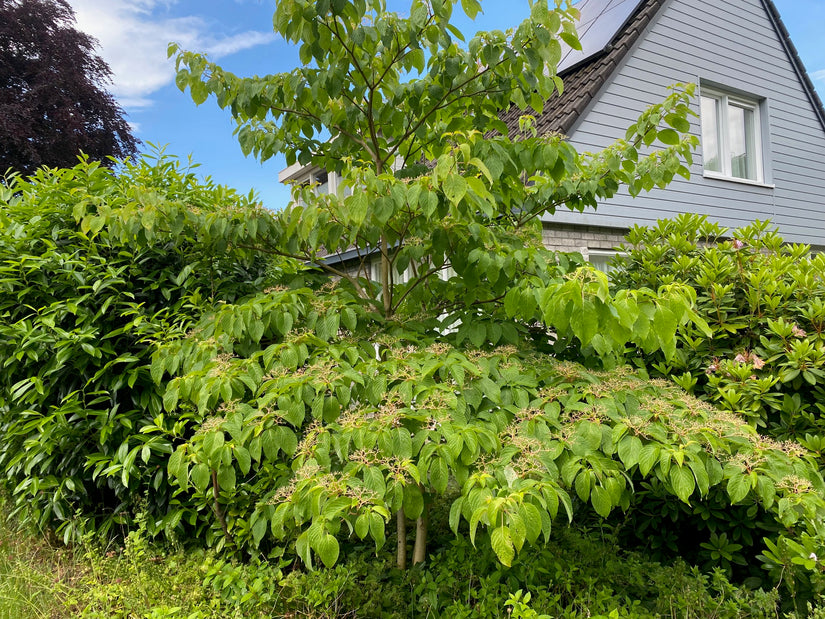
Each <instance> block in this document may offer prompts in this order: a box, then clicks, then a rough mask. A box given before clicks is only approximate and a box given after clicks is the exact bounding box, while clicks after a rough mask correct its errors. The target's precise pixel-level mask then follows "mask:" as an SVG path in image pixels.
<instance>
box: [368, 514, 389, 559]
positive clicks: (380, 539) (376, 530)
mask: <svg viewBox="0 0 825 619" xmlns="http://www.w3.org/2000/svg"><path fill="white" fill-rule="evenodd" d="M370 536H372V539H374V540H375V550H376V551H378V550H381V546H383V545H384V542H385V541H386V539H387V538H386V536H385V534H384V519H383V518H382V517H381V516H380V515H379V514H376V513H375V512H372V513H371V514H370Z"/></svg>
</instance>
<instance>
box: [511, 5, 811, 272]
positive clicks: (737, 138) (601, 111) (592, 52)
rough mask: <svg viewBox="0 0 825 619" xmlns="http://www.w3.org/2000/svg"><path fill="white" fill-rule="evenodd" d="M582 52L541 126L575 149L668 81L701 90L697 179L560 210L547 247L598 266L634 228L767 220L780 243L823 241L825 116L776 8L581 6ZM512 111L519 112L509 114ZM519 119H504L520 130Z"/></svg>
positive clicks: (626, 119) (614, 133) (602, 140)
mask: <svg viewBox="0 0 825 619" xmlns="http://www.w3.org/2000/svg"><path fill="white" fill-rule="evenodd" d="M577 7H578V8H579V9H580V11H581V13H582V19H581V21H580V24H579V28H578V30H579V36H580V38H581V42H582V48H583V50H582V52H578V51H574V50H570V51H569V52H568V53H567V55H566V56H565V57H564V58H563V59H562V63H561V65H560V72H559V74H560V75H561V77H562V78H563V79H564V84H565V90H564V94H563V95H562V96H560V97H558V96H557V97H553V98H551V99H550V100H549V101H548V102H547V105H546V107H545V110H544V113H543V114H542V115H540V116H539V117H538V119H537V123H536V124H537V126H538V128H539V130H540V131H544V132H549V131H559V132H561V133H563V134H565V135H567V136H569V139H570V142H571V143H572V144H573V145H574V146H575V147H576V149H577V150H579V151H580V152H582V151H597V150H601V149H603V148H605V147H607V146H609V145H610V144H611V143H612V142H614V141H615V140H616V139H619V138H623V137H624V133H625V130H626V128H627V127H629V126H630V125H631V124H632V123H633V122H635V120H636V119H637V118H638V116H639V115H640V114H641V113H642V111H644V109H645V108H646V107H648V106H650V105H653V104H655V103H658V102H660V101H661V100H662V99H664V98H665V97H666V96H667V94H668V90H667V87H668V86H669V85H672V84H675V83H678V82H682V83H687V82H693V83H696V84H698V85H699V97H697V100H696V102H695V112H696V113H697V114H698V117H697V118H694V119H692V131H693V133H694V134H695V135H697V136H699V138H700V141H701V146H700V148H699V150H698V151H697V153H696V155H695V158H694V164H693V166H691V169H690V171H691V178H690V180H685V179H682V178H680V177H677V178H676V179H674V181H673V182H672V183H671V184H670V185H669V186H668V188H667V189H666V190H654V191H652V192H650V193H648V194H642V195H640V196H638V197H636V198H632V197H630V196H629V195H628V194H627V192H623V193H620V194H618V195H617V196H615V197H614V198H612V199H611V200H609V201H606V202H605V203H604V204H601V205H600V206H599V208H598V209H597V210H596V211H595V212H594V211H588V212H584V213H578V212H575V213H573V212H569V211H566V210H559V211H558V212H557V213H556V214H555V215H552V216H549V217H548V218H547V220H546V222H545V235H544V240H545V244H547V245H548V246H549V247H551V248H553V249H560V250H567V251H581V252H582V253H583V254H584V255H585V257H588V254H593V256H591V257H593V258H594V259H596V260H597V261H598V260H604V259H605V258H604V253H605V250H609V249H610V248H612V247H613V246H614V245H616V242H617V240H620V239H621V237H622V235H623V233H624V232H625V231H626V230H627V228H628V227H629V226H631V225H633V224H648V225H649V224H653V223H655V222H656V220H657V219H661V218H668V217H673V216H675V215H677V214H679V213H686V212H687V213H699V214H702V215H707V216H708V218H709V219H710V220H712V221H718V222H719V223H720V224H722V225H723V226H726V227H730V228H736V227H740V226H743V225H746V224H748V223H749V222H751V221H753V220H754V219H763V220H764V219H770V220H771V221H772V222H773V223H774V224H776V226H777V227H778V228H779V231H780V234H781V235H782V236H783V237H784V238H785V240H786V241H792V242H801V243H808V244H811V245H814V246H818V247H819V248H822V247H823V246H825V109H823V105H822V101H821V100H820V98H819V97H818V95H817V94H816V91H815V90H814V87H813V84H812V83H811V80H810V78H809V77H808V74H807V72H806V71H805V67H804V66H803V65H802V62H801V61H800V59H799V56H798V55H797V52H796V49H795V48H794V45H793V43H792V42H791V40H790V37H789V35H788V32H787V30H786V28H785V26H784V25H783V23H782V20H781V19H780V16H779V13H778V11H777V9H776V6H775V5H774V3H773V2H772V1H771V0H725V2H708V1H707V0H583V1H582V2H580V3H579V4H577ZM513 116H515V114H513ZM514 120H515V119H514V118H513V117H511V118H510V119H509V121H514Z"/></svg>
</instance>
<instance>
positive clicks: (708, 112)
mask: <svg viewBox="0 0 825 619" xmlns="http://www.w3.org/2000/svg"><path fill="white" fill-rule="evenodd" d="M719 142H720V140H719V99H714V98H713V97H702V154H703V157H704V162H705V170H710V171H711V172H721V171H722V158H721V157H720V156H719Z"/></svg>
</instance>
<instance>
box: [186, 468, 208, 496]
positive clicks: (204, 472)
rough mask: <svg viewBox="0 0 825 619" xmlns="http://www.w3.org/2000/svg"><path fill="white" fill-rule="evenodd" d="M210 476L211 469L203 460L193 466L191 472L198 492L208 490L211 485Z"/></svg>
mask: <svg viewBox="0 0 825 619" xmlns="http://www.w3.org/2000/svg"><path fill="white" fill-rule="evenodd" d="M210 476H211V470H210V468H209V467H208V466H206V464H204V463H203V462H199V463H198V464H196V465H195V466H193V467H192V471H191V472H190V477H191V479H192V484H193V485H194V486H195V488H196V489H197V490H198V492H203V491H204V490H206V488H207V486H208V485H209V478H210Z"/></svg>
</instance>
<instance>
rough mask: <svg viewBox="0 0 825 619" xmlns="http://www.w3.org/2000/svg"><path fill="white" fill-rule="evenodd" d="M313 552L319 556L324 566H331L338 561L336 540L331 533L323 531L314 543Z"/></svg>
mask: <svg viewBox="0 0 825 619" xmlns="http://www.w3.org/2000/svg"><path fill="white" fill-rule="evenodd" d="M315 552H317V553H318V556H319V557H321V561H323V562H324V565H325V566H327V567H328V568H329V567H332V566H333V565H335V562H336V561H338V552H339V548H338V540H337V539H335V537H334V536H333V535H330V534H329V533H325V534H324V535H323V537H321V539H320V540H318V543H317V544H316V545H315Z"/></svg>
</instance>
